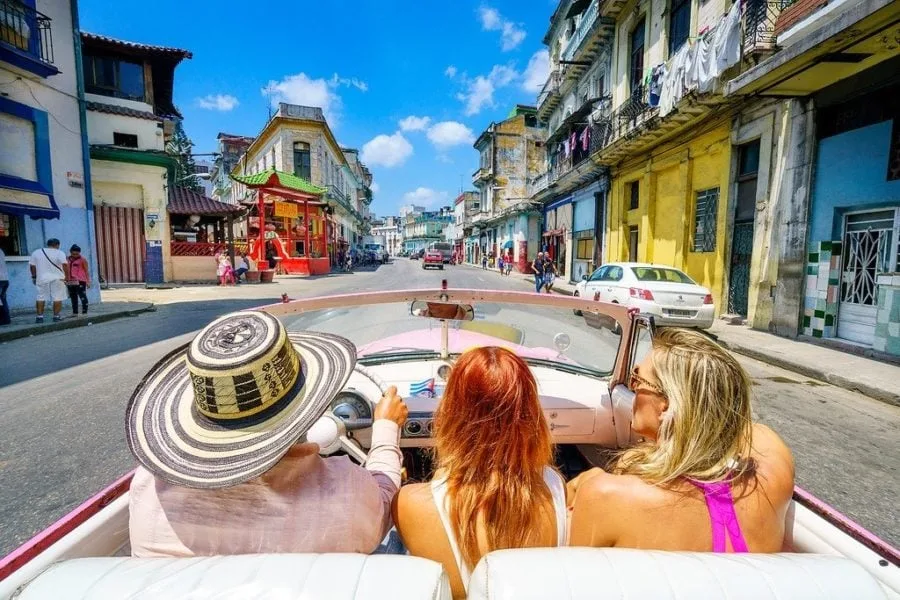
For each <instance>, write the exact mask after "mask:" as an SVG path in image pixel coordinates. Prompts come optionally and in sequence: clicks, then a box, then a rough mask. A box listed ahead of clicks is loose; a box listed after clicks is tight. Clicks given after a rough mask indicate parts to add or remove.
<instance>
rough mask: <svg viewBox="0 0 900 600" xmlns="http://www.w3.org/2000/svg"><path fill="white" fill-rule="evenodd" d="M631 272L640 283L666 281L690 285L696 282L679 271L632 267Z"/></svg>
mask: <svg viewBox="0 0 900 600" xmlns="http://www.w3.org/2000/svg"><path fill="white" fill-rule="evenodd" d="M631 271H632V272H633V273H634V276H635V277H637V279H638V281H666V282H668V283H689V284H693V283H694V280H693V279H691V278H690V277H688V276H687V275H685V274H684V273H682V272H681V271H679V270H678V269H661V268H659V267H632V269H631Z"/></svg>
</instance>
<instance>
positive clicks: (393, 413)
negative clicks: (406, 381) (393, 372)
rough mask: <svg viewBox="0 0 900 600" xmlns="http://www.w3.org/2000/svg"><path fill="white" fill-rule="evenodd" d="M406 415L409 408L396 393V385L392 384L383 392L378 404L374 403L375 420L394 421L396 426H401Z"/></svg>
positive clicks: (404, 421)
mask: <svg viewBox="0 0 900 600" xmlns="http://www.w3.org/2000/svg"><path fill="white" fill-rule="evenodd" d="M407 415H409V408H408V407H407V406H406V403H405V402H404V401H403V398H401V397H400V396H399V395H398V394H397V386H396V385H392V386H391V387H389V388H388V389H387V390H386V391H385V392H384V395H383V396H382V397H381V400H379V401H378V404H376V405H375V415H374V416H375V420H376V421H377V420H378V419H387V420H388V421H393V422H394V423H396V424H397V426H398V427H400V428H403V424H404V423H406V417H407Z"/></svg>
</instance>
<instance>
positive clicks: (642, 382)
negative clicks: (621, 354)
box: [628, 367, 665, 396]
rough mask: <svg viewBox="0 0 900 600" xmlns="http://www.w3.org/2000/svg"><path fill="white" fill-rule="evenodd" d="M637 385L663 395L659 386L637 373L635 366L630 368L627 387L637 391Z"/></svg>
mask: <svg viewBox="0 0 900 600" xmlns="http://www.w3.org/2000/svg"><path fill="white" fill-rule="evenodd" d="M638 386H641V387H644V388H647V389H649V390H650V391H652V392H656V393H657V394H659V395H660V396H665V394H664V393H663V390H662V388H661V387H659V386H658V385H656V384H655V383H652V382H650V381H647V380H646V379H644V378H643V377H641V376H640V375H639V374H638V368H637V367H635V368H633V369H632V370H631V377H629V379H628V389H630V390H631V391H632V392H637V391H638V389H637V388H638Z"/></svg>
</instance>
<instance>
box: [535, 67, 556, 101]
mask: <svg viewBox="0 0 900 600" xmlns="http://www.w3.org/2000/svg"><path fill="white" fill-rule="evenodd" d="M558 92H559V71H558V70H556V69H554V70H553V71H550V75H549V76H548V77H547V81H545V82H544V87H543V88H541V93H540V94H538V100H537V105H538V109H540V107H541V106H543V105H544V103H545V102H546V101H547V100H548V99H549V98H550V96H551V95H554V94H556V95H558Z"/></svg>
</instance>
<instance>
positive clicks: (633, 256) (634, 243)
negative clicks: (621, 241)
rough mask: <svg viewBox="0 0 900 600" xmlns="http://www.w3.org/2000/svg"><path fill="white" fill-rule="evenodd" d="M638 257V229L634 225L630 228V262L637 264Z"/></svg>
mask: <svg viewBox="0 0 900 600" xmlns="http://www.w3.org/2000/svg"><path fill="white" fill-rule="evenodd" d="M637 255H638V228H637V227H635V226H634V225H632V226H631V227H629V228H628V262H637Z"/></svg>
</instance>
